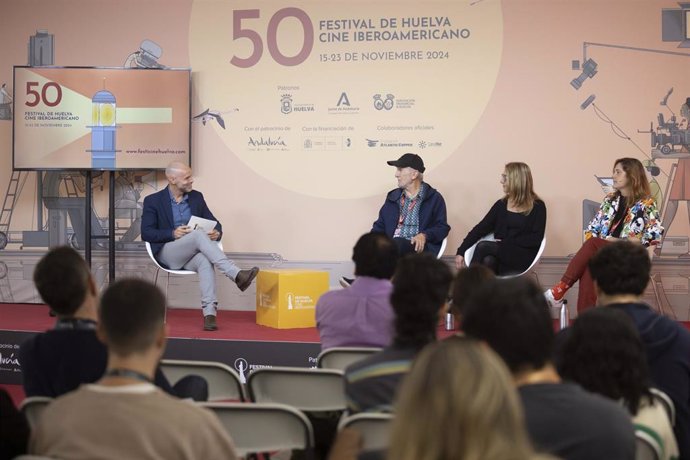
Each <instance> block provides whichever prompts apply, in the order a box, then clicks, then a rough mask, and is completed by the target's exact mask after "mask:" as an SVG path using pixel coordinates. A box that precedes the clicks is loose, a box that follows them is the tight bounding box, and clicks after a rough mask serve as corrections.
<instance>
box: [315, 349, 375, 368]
mask: <svg viewBox="0 0 690 460" xmlns="http://www.w3.org/2000/svg"><path fill="white" fill-rule="evenodd" d="M378 351H381V348H377V347H333V348H328V349H327V350H324V351H322V352H321V353H319V356H318V357H317V358H316V367H319V368H323V369H337V370H341V371H344V370H345V368H346V367H347V366H349V365H350V364H352V363H356V362H357V361H361V360H363V359H364V358H366V357H367V356H369V355H372V354H374V353H376V352H378Z"/></svg>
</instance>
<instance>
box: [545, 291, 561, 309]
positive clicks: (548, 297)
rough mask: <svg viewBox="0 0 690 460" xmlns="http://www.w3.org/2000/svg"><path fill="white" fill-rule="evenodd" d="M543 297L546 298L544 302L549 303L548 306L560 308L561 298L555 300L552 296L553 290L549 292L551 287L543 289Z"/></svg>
mask: <svg viewBox="0 0 690 460" xmlns="http://www.w3.org/2000/svg"><path fill="white" fill-rule="evenodd" d="M544 298H545V299H546V303H548V304H549V307H551V308H553V309H558V310H560V309H561V305H563V299H561V300H556V299H554V298H553V292H551V289H547V290H546V291H544Z"/></svg>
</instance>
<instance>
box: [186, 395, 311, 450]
mask: <svg viewBox="0 0 690 460" xmlns="http://www.w3.org/2000/svg"><path fill="white" fill-rule="evenodd" d="M198 404H199V405H200V406H202V407H207V408H209V409H211V410H212V411H213V412H214V413H215V414H216V415H217V416H218V418H219V419H220V423H221V424H222V425H223V427H225V429H226V430H227V431H228V433H230V436H231V437H232V440H233V442H234V444H235V450H236V451H237V454H238V455H240V456H242V457H244V456H246V455H247V454H252V453H261V452H271V451H276V450H288V449H304V450H307V451H309V452H310V451H311V450H312V449H313V447H314V432H313V430H312V426H311V423H310V422H309V420H308V419H307V417H306V416H305V415H304V414H303V413H302V412H300V411H299V410H297V409H295V408H294V407H290V406H287V405H285V404H264V403H219V402H206V403H198Z"/></svg>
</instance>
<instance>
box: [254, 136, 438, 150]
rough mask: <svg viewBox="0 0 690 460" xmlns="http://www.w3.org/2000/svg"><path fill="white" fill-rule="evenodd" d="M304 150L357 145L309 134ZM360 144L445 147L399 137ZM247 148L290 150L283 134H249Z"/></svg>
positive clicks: (391, 146) (370, 140) (353, 146)
mask: <svg viewBox="0 0 690 460" xmlns="http://www.w3.org/2000/svg"><path fill="white" fill-rule="evenodd" d="M301 142H302V145H301V146H300V147H301V149H302V150H310V151H315V150H351V149H352V148H356V147H357V145H356V144H355V142H354V141H353V139H352V138H351V137H347V136H309V137H304V138H302V141H301ZM358 145H362V146H366V147H367V148H418V149H421V150H424V149H428V148H439V147H443V142H440V141H429V140H418V141H403V140H397V139H364V141H363V142H361V143H359V144H358ZM247 150H249V151H254V152H269V151H289V150H291V148H290V146H289V145H288V141H287V140H286V139H284V138H283V137H281V136H249V138H248V140H247Z"/></svg>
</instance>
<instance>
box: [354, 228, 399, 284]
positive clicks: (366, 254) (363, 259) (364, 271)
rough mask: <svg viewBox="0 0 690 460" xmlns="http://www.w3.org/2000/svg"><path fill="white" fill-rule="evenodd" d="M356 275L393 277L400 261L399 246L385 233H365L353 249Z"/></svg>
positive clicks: (380, 277) (382, 277) (381, 277)
mask: <svg viewBox="0 0 690 460" xmlns="http://www.w3.org/2000/svg"><path fill="white" fill-rule="evenodd" d="M352 261H353V262H354V263H355V275H356V276H369V277H372V278H379V279H387V280H389V279H391V277H392V276H393V273H394V272H395V265H396V264H397V263H398V247H397V246H396V245H395V243H394V242H393V240H392V239H391V238H389V237H388V235H386V234H385V233H377V232H372V233H365V234H364V235H362V236H361V237H360V238H359V240H357V243H356V244H355V247H354V248H353V250H352Z"/></svg>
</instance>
